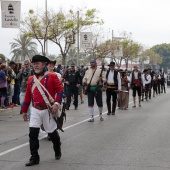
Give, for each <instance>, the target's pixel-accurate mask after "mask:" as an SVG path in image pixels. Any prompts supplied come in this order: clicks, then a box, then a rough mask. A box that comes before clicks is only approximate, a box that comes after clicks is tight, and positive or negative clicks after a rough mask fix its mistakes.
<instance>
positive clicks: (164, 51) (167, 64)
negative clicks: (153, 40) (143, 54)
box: [151, 43, 170, 72]
mask: <svg viewBox="0 0 170 170" xmlns="http://www.w3.org/2000/svg"><path fill="white" fill-rule="evenodd" d="M151 49H152V50H153V51H154V52H155V53H157V54H159V55H160V56H161V57H162V63H161V64H160V66H161V68H164V70H165V72H167V69H168V68H170V44H166V43H164V44H158V45H155V46H153V47H152V48H151Z"/></svg>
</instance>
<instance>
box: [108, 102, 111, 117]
mask: <svg viewBox="0 0 170 170" xmlns="http://www.w3.org/2000/svg"><path fill="white" fill-rule="evenodd" d="M107 110H108V113H107V115H110V114H111V103H110V102H107Z"/></svg>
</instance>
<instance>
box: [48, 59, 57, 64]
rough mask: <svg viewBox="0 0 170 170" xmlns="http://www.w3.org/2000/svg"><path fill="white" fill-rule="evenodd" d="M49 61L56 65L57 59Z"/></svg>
mask: <svg viewBox="0 0 170 170" xmlns="http://www.w3.org/2000/svg"><path fill="white" fill-rule="evenodd" d="M48 63H53V64H54V65H56V60H50V61H49V62H48Z"/></svg>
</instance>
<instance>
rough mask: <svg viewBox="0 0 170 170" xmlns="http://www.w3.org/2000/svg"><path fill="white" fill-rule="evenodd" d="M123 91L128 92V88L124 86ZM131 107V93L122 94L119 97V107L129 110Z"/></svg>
mask: <svg viewBox="0 0 170 170" xmlns="http://www.w3.org/2000/svg"><path fill="white" fill-rule="evenodd" d="M122 90H126V91H127V87H124V86H122ZM128 106H129V93H126V92H120V93H119V95H118V107H119V108H122V109H127V108H128Z"/></svg>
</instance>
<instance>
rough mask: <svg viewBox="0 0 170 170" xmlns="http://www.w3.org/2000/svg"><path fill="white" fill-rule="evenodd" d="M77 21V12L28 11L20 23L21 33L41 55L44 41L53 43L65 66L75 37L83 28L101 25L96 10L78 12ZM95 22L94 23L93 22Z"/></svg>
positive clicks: (43, 50)
mask: <svg viewBox="0 0 170 170" xmlns="http://www.w3.org/2000/svg"><path fill="white" fill-rule="evenodd" d="M79 14H80V15H79V19H78V18H77V11H74V10H72V9H70V10H68V12H63V11H62V9H60V10H59V11H58V12H54V11H48V12H47V16H46V15H45V14H38V13H34V11H33V10H30V11H29V13H28V16H27V17H25V18H24V20H23V22H22V29H21V30H22V33H23V34H24V35H25V36H26V37H31V38H34V39H36V40H38V42H39V43H40V45H41V48H42V53H45V49H46V48H45V45H46V43H45V42H46V41H47V40H49V41H52V42H53V43H55V44H56V45H57V46H58V47H59V49H60V52H61V55H62V56H63V63H62V64H64V65H65V62H66V56H67V53H68V51H69V48H70V47H71V46H72V44H74V43H75V36H76V34H77V32H78V31H80V30H81V29H82V28H83V27H84V26H85V27H86V29H87V27H88V26H92V25H93V24H96V23H100V24H101V23H103V21H102V20H99V19H98V18H97V16H96V15H97V10H96V9H83V10H80V12H79ZM94 20H95V21H94Z"/></svg>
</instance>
